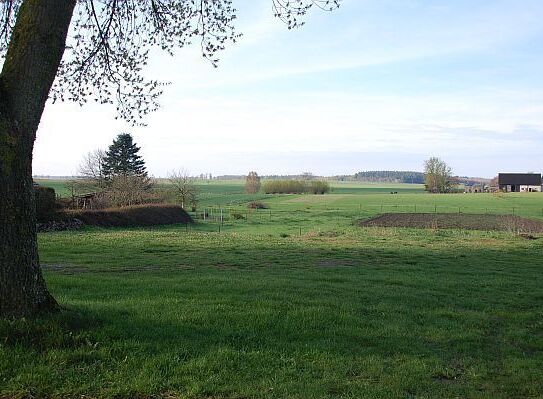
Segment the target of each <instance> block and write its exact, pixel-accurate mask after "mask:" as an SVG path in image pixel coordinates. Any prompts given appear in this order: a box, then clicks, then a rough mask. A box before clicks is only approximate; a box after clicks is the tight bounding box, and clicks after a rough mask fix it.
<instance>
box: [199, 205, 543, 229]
mask: <svg viewBox="0 0 543 399" xmlns="http://www.w3.org/2000/svg"><path fill="white" fill-rule="evenodd" d="M382 213H460V214H479V215H480V214H485V215H517V216H528V217H534V216H535V217H543V207H542V208H537V209H536V208H533V207H499V208H492V207H472V206H449V205H437V204H413V205H399V204H397V205H396V204H395V205H390V204H370V205H368V204H359V206H358V207H356V206H354V207H350V208H343V209H342V208H332V207H328V206H325V208H324V209H322V208H310V209H245V208H240V207H222V206H210V207H205V208H204V209H203V210H202V211H200V212H196V213H193V214H192V217H193V218H194V219H195V220H201V221H205V222H210V223H219V224H221V225H223V224H224V223H225V222H229V223H230V222H235V221H238V222H246V223H250V222H273V221H274V220H275V221H280V220H286V219H290V220H293V219H294V220H300V219H301V218H303V217H304V216H305V217H309V218H310V219H315V218H316V217H320V218H325V219H328V220H330V219H332V220H333V219H334V218H335V219H337V221H338V222H339V221H341V220H345V219H351V220H355V219H360V218H363V217H369V216H374V215H378V214H382Z"/></svg>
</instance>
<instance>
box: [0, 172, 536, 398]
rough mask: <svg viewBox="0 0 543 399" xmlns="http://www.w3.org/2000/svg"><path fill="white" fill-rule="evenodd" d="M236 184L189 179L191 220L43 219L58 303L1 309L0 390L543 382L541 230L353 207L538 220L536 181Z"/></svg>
mask: <svg viewBox="0 0 543 399" xmlns="http://www.w3.org/2000/svg"><path fill="white" fill-rule="evenodd" d="M242 184H243V182H239V181H238V182H235V181H234V182H213V183H203V184H202V185H201V188H202V192H203V195H202V197H203V200H202V202H201V204H200V209H199V211H198V212H197V213H196V214H194V216H195V217H197V218H198V219H197V221H198V222H197V223H196V224H195V225H193V226H190V227H188V226H181V225H172V226H164V227H158V228H146V229H144V228H131V229H107V230H106V229H99V228H87V229H84V230H81V231H77V232H60V233H45V234H41V235H40V236H39V244H40V258H41V261H42V263H43V265H44V270H45V272H44V273H45V277H46V279H47V282H48V284H49V287H50V289H51V291H52V292H53V293H54V295H55V296H56V298H57V299H58V300H59V301H60V303H61V304H62V305H63V306H64V308H65V311H64V312H62V313H60V314H57V315H53V316H50V317H47V318H44V319H40V320H35V321H29V320H26V321H16V322H7V321H2V322H0V397H1V396H2V395H5V396H8V397H9V396H22V397H24V396H27V397H81V396H82V395H85V397H90V398H93V397H99V398H110V397H116V398H119V397H127V398H128V397H168V398H172V397H179V398H453V397H455V398H456V397H461V398H539V397H543V273H542V269H543V258H542V254H543V239H536V240H527V239H525V238H523V237H521V236H517V235H514V234H511V233H508V232H489V231H473V230H470V231H468V230H457V229H446V230H441V229H428V230H424V229H409V228H383V227H359V226H358V223H357V221H358V220H360V219H365V218H369V217H371V216H375V215H377V214H380V213H382V212H406V213H407V212H411V213H412V212H429V213H432V212H434V213H451V214H452V213H454V214H458V213H461V214H468V213H478V214H486V213H488V214H513V213H514V214H515V215H520V216H523V217H528V218H533V219H537V220H543V195H540V194H512V195H491V194H470V195H467V194H465V195H464V194H458V195H429V194H423V193H422V190H421V187H420V186H411V185H397V186H386V185H376V184H345V183H335V184H334V185H333V187H334V189H333V192H332V193H331V194H329V195H324V196H310V195H278V196H266V195H254V196H249V195H246V194H244V193H243V186H242ZM391 191H392V192H398V194H390V192H391ZM252 200H258V201H261V202H263V203H265V204H266V205H267V206H268V207H269V209H264V210H259V211H256V210H249V209H248V208H247V202H248V201H252ZM415 207H416V209H415ZM204 209H205V214H206V220H203V214H204ZM221 214H222V219H221V216H220V215H221Z"/></svg>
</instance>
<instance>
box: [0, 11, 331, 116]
mask: <svg viewBox="0 0 543 399" xmlns="http://www.w3.org/2000/svg"><path fill="white" fill-rule="evenodd" d="M74 1H75V0H74ZM23 2H24V0H4V1H2V2H1V3H0V54H2V53H4V52H5V50H6V49H7V47H8V45H9V43H10V40H11V32H12V30H13V27H14V24H15V21H16V17H17V14H18V11H19V8H20V5H21V4H22V3H23ZM68 2H70V1H67V3H68ZM340 2H341V0H271V5H272V11H273V13H274V15H275V16H276V17H277V18H278V19H280V20H281V21H283V22H284V23H285V24H286V25H287V26H288V28H289V29H292V28H296V27H299V26H301V25H303V23H304V22H303V20H302V18H303V16H305V15H306V14H307V12H308V11H309V10H310V9H311V8H312V7H317V8H320V9H321V10H326V11H332V10H333V9H335V8H337V7H339V5H340ZM234 3H235V0H190V1H188V0H187V1H180V0H137V1H136V0H78V1H77V2H76V6H75V10H74V13H73V17H72V21H71V28H70V31H69V34H68V38H67V42H66V48H65V50H64V57H63V59H62V62H61V64H60V67H59V68H58V73H57V76H56V80H55V82H54V84H53V86H52V88H51V92H50V97H51V98H52V100H53V101H59V100H60V101H64V100H68V101H74V102H76V103H78V104H81V105H82V104H85V103H86V102H87V101H89V100H91V101H95V102H99V103H109V104H114V105H115V106H116V109H117V114H118V117H121V118H123V119H125V120H127V121H128V122H130V123H131V124H139V123H141V121H142V118H143V117H144V116H145V115H147V114H148V113H150V112H152V111H154V110H156V109H157V108H158V107H159V103H158V97H159V96H160V95H161V94H162V91H163V87H164V86H165V85H166V84H167V83H168V82H162V81H160V80H157V79H149V78H147V77H146V76H145V75H144V73H143V70H144V67H145V66H146V65H147V63H148V61H149V57H150V54H151V52H150V51H151V49H153V48H157V49H161V50H163V51H165V52H166V53H168V54H171V55H173V54H174V52H175V50H176V49H180V48H183V47H185V46H187V45H190V44H192V43H193V42H197V43H199V45H200V48H201V52H202V55H203V57H204V58H205V59H207V60H209V62H210V63H211V64H212V65H213V66H215V67H216V66H217V65H218V63H219V52H221V51H222V50H224V49H225V48H226V46H227V44H229V43H235V42H236V41H237V40H238V39H239V38H240V37H241V34H240V33H238V32H237V30H236V27H235V20H236V18H237V9H236V8H235V6H234Z"/></svg>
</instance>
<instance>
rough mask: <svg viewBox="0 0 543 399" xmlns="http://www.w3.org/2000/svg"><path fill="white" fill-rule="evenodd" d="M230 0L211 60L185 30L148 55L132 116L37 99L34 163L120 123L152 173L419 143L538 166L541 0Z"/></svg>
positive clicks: (482, 159)
mask: <svg viewBox="0 0 543 399" xmlns="http://www.w3.org/2000/svg"><path fill="white" fill-rule="evenodd" d="M235 3H236V5H237V8H238V10H239V14H238V15H239V19H238V25H237V26H238V29H239V30H240V31H241V32H243V34H244V36H243V38H242V39H241V40H240V42H239V43H237V44H235V45H231V46H230V47H229V48H228V49H227V50H226V51H225V52H223V53H222V54H221V62H220V66H219V68H217V69H215V68H213V67H211V65H210V64H209V63H208V62H207V61H205V60H204V59H202V57H201V56H200V54H199V53H198V46H197V45H195V46H192V47H190V48H185V49H182V50H180V51H178V52H177V54H176V56H175V57H173V58H171V57H169V56H166V55H163V54H160V53H156V54H154V55H153V59H152V62H151V64H150V66H149V68H148V71H147V74H148V75H149V77H154V78H157V77H158V78H159V79H163V80H167V81H170V82H171V83H172V84H171V85H170V86H168V87H166V89H165V94H164V96H163V97H162V99H161V104H162V108H161V109H160V110H159V111H158V112H156V113H154V114H153V115H151V116H149V117H148V118H147V120H146V122H147V124H148V126H147V127H144V128H131V127H130V126H127V125H126V124H124V123H123V122H121V121H116V120H115V119H114V110H113V109H112V108H110V107H107V106H101V107H99V106H85V107H83V108H80V107H78V106H74V105H71V104H61V105H56V104H55V105H51V104H49V105H48V107H47V109H46V113H45V115H44V118H43V121H42V124H41V126H40V129H39V132H38V139H37V142H36V146H35V157H34V173H35V174H51V175H69V174H74V173H76V172H77V165H78V163H79V161H80V159H81V158H82V156H83V155H84V154H85V153H86V152H88V151H89V150H92V149H94V148H105V147H107V145H108V144H109V143H110V142H111V140H112V139H113V137H114V136H115V135H116V134H117V133H119V132H121V131H131V132H132V133H133V134H134V136H135V138H136V141H137V142H138V144H139V145H140V146H141V147H142V152H143V154H144V156H145V159H146V161H147V166H148V169H149V171H150V172H151V173H152V174H153V175H155V176H165V175H166V174H167V173H168V171H170V170H173V169H186V170H188V171H189V172H191V173H194V174H199V173H204V172H210V173H213V174H214V175H218V174H243V173H247V172H248V171H249V170H256V171H258V172H259V173H260V174H283V173H285V174H286V173H299V172H302V171H312V172H313V173H315V174H323V175H331V174H349V173H354V172H356V171H360V170H374V169H395V170H405V169H410V170H421V169H422V164H423V161H424V159H426V158H428V157H430V156H439V157H441V158H443V159H444V160H445V161H446V162H448V163H449V164H450V165H451V166H452V168H453V170H454V172H455V173H457V174H459V175H470V176H486V177H492V176H494V175H495V174H497V173H498V172H499V171H517V172H524V171H538V172H541V171H542V170H543V156H542V154H543V134H542V132H543V76H542V72H541V71H543V24H541V20H542V18H543V2H541V1H531V0H523V1H518V0H517V1H511V0H502V1H500V0H494V1H486V0H476V1H473V0H471V1H464V0H455V1H445V0H441V1H438V0H433V1H430V0H396V1H392V0H344V1H343V5H342V7H341V8H340V9H339V10H337V11H335V12H333V13H323V12H320V11H317V10H315V11H313V12H311V13H310V15H308V17H307V24H306V25H305V26H304V27H303V28H302V29H299V30H296V31H288V30H287V29H286V27H285V26H284V25H283V24H282V23H281V22H280V21H278V20H276V19H274V18H273V15H272V11H271V0H252V1H249V0H242V1H235Z"/></svg>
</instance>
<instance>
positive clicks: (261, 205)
mask: <svg viewBox="0 0 543 399" xmlns="http://www.w3.org/2000/svg"><path fill="white" fill-rule="evenodd" d="M247 208H249V209H268V208H269V206H268V205H266V204H265V203H263V202H260V201H252V202H249V205H247Z"/></svg>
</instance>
